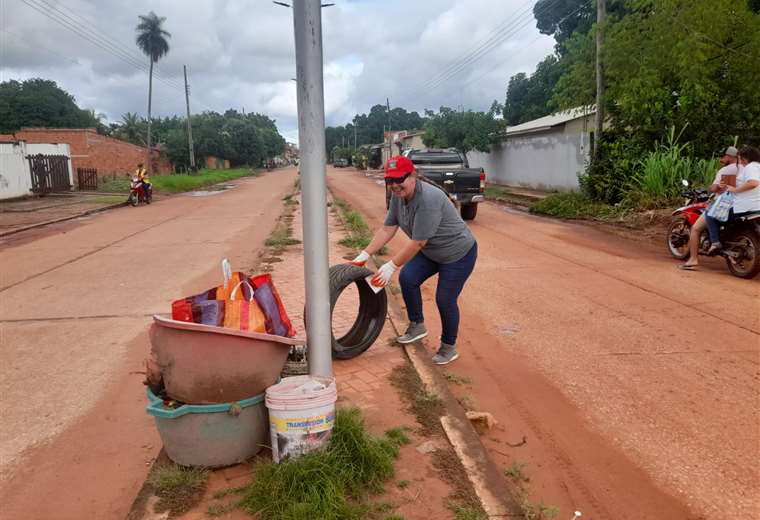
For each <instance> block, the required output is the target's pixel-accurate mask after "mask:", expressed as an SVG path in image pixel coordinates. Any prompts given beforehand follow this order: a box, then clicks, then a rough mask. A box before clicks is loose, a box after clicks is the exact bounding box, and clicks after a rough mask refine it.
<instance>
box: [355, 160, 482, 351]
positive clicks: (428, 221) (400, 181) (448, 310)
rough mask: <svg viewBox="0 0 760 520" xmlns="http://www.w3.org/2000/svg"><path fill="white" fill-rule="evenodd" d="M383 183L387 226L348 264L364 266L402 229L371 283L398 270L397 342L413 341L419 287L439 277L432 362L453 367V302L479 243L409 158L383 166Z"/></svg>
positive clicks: (420, 327)
mask: <svg viewBox="0 0 760 520" xmlns="http://www.w3.org/2000/svg"><path fill="white" fill-rule="evenodd" d="M385 182H386V183H387V184H388V185H389V187H390V190H391V193H392V197H391V201H390V205H389V208H388V214H387V215H386V217H385V223H384V225H383V227H382V228H381V229H379V230H378V231H377V232H376V233H375V235H374V237H373V238H372V241H371V242H370V244H369V245H368V246H367V248H366V249H365V250H364V251H362V252H361V253H360V254H359V256H357V257H356V258H355V259H354V260H353V261H352V262H351V263H352V264H354V265H359V266H363V265H364V264H365V263H366V261H367V259H369V257H370V255H372V254H374V253H376V252H377V251H379V250H380V249H381V248H382V247H383V246H384V245H385V244H387V243H388V242H389V241H390V240H391V239H392V238H393V237H394V235H395V234H396V231H398V228H399V227H400V228H401V230H402V231H403V232H404V233H405V234H406V235H407V236H408V237H409V238H410V241H409V243H407V244H406V246H404V247H403V248H402V249H401V250H400V251H399V252H398V253H396V255H394V256H393V258H392V259H391V260H389V261H388V262H386V263H385V264H383V265H382V266H380V268H379V269H378V271H377V274H376V275H375V276H374V278H373V279H372V284H373V285H375V286H378V287H385V286H386V285H388V283H390V280H391V277H392V276H393V273H394V272H395V271H396V270H397V269H398V268H399V267H401V272H400V273H399V283H400V285H401V292H402V294H403V296H404V303H405V304H406V311H407V315H408V317H409V326H408V327H407V329H406V332H405V333H404V335H402V336H399V337H398V338H397V339H396V341H398V342H399V343H412V342H414V341H417V340H418V339H421V338H424V337H425V336H427V329H426V328H425V319H424V316H423V313H422V293H421V291H420V286H421V285H422V284H423V283H424V282H425V280H427V279H428V278H430V277H431V276H433V275H434V274H436V273H437V274H438V286H437V288H436V293H435V301H436V304H437V306H438V312H439V313H440V315H441V328H442V333H441V344H440V347H439V348H438V351H437V352H436V354H435V356H433V362H434V363H436V364H438V365H445V364H447V363H451V362H452V361H454V360H455V359H457V358H458V357H459V354H458V352H457V350H456V340H457V332H458V330H459V306H458V305H457V299H458V297H459V294H460V293H461V292H462V288H463V287H464V283H465V282H466V281H467V278H469V276H470V274H471V273H472V270H473V268H474V267H475V260H476V259H477V256H478V245H477V243H476V242H475V238H474V237H473V235H472V233H471V232H470V229H469V228H468V227H467V224H465V223H464V221H463V220H462V218H461V217H460V216H459V213H458V212H457V210H456V208H455V207H454V205H453V204H451V201H449V199H448V197H447V196H446V194H445V193H444V192H443V191H442V190H440V189H439V188H438V187H436V186H433V185H430V184H428V183H426V182H422V181H420V180H419V179H418V178H417V170H416V168H415V167H414V164H413V163H412V161H411V160H410V159H408V158H406V157H403V156H396V157H391V158H390V159H389V160H388V162H387V163H386V165H385Z"/></svg>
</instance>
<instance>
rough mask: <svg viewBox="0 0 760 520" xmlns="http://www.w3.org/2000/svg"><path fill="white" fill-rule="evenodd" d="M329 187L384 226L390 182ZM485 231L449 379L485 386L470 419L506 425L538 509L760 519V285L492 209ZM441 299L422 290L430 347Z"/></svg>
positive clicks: (638, 245) (514, 459)
mask: <svg viewBox="0 0 760 520" xmlns="http://www.w3.org/2000/svg"><path fill="white" fill-rule="evenodd" d="M329 179H330V185H331V189H332V190H333V193H334V194H335V195H336V196H338V197H340V198H343V199H346V200H348V201H349V202H350V203H351V204H352V205H353V206H354V207H355V208H356V209H357V210H359V211H360V212H362V213H363V214H364V215H365V217H366V218H367V220H368V222H369V223H370V225H371V227H376V226H379V225H381V224H382V218H383V216H384V197H383V186H382V182H381V181H379V179H378V178H373V177H368V176H366V175H365V174H363V173H359V172H356V171H354V170H350V169H341V170H332V169H331V170H330V172H329ZM471 229H472V230H473V232H474V234H475V235H476V237H477V239H478V243H479V258H478V264H477V266H476V268H475V272H474V273H473V275H472V278H471V279H470V281H469V282H468V284H467V286H466V287H465V290H464V292H463V294H462V297H461V300H460V306H461V310H462V327H461V330H460V339H459V345H460V348H461V353H462V355H461V358H460V360H458V361H457V362H455V363H454V364H452V365H450V366H449V367H447V368H446V370H447V371H448V372H450V373H453V374H456V375H458V376H460V377H461V378H466V379H469V380H471V381H472V383H471V384H465V385H453V386H454V387H455V388H454V390H455V392H456V393H457V394H458V395H459V396H460V397H461V400H462V402H463V403H464V404H465V405H466V406H469V407H472V408H474V409H477V410H483V411H488V412H491V413H493V414H494V416H495V418H496V419H497V420H498V421H499V425H498V426H497V427H496V428H494V429H493V430H491V432H489V433H488V434H486V435H485V436H484V437H483V441H484V444H485V445H486V447H487V448H488V450H489V452H490V453H491V455H492V456H493V457H494V460H495V461H497V462H498V463H500V464H501V465H503V467H504V468H509V467H512V468H513V469H514V470H515V471H513V474H514V473H517V474H518V475H523V476H525V477H526V478H529V479H530V480H529V482H525V483H524V485H526V487H527V488H528V489H529V491H530V496H531V499H532V500H534V501H535V502H539V501H540V502H543V503H544V504H547V505H548V504H551V505H555V506H558V507H559V508H560V510H561V511H562V513H561V516H559V517H558V518H564V517H567V518H569V517H570V516H572V511H574V510H580V511H581V512H582V513H583V518H584V519H586V518H592V519H604V520H612V519H615V520H621V519H636V520H642V519H658V520H664V519H668V520H671V519H672V520H679V519H709V520H713V519H714V520H726V519H736V520H739V519H742V520H744V519H747V518H760V494H759V493H758V489H760V474H759V473H758V466H757V461H758V460H760V283H758V280H754V281H746V280H739V279H736V278H734V277H732V276H730V275H729V274H728V272H727V270H726V269H725V266H724V265H723V264H722V263H721V262H720V261H718V260H713V261H711V260H708V261H706V262H705V267H704V268H703V270H702V271H701V272H695V273H689V272H681V271H678V270H677V269H676V268H675V262H674V261H673V260H672V259H671V258H669V257H668V255H667V253H666V251H665V248H664V246H660V245H659V244H649V243H644V242H637V241H635V240H624V239H622V238H620V237H617V236H612V235H610V234H607V233H604V232H603V231H599V230H595V229H592V228H590V227H587V226H583V225H576V224H568V223H563V222H559V221H555V220H550V219H544V218H539V217H533V216H531V215H527V214H523V213H518V212H515V211H511V210H509V209H506V208H504V207H500V206H496V205H492V204H482V205H481V207H480V209H479V213H478V216H477V218H476V219H475V220H474V221H473V222H472V224H471ZM402 241H403V239H398V238H397V239H394V242H393V243H392V248H394V247H398V245H399V244H401V243H402ZM434 289H435V284H434V283H430V282H429V283H428V284H427V286H426V287H425V291H424V292H423V295H424V297H425V312H426V318H427V320H426V322H427V324H428V328H429V329H430V331H431V334H430V336H429V337H428V340H426V341H427V345H428V347H429V348H430V349H431V350H432V349H435V348H437V344H436V338H437V337H438V335H439V334H440V323H439V319H438V316H437V310H436V308H435V301H434ZM452 379H454V378H452ZM466 379H465V381H466ZM460 380H461V379H460ZM523 438H524V439H525V442H524V443H522V442H521V441H522V439H523ZM516 445H517V446H516ZM513 464H514V466H513ZM522 464H524V466H522V468H523V469H521V470H517V469H516V468H520V467H521V465H522Z"/></svg>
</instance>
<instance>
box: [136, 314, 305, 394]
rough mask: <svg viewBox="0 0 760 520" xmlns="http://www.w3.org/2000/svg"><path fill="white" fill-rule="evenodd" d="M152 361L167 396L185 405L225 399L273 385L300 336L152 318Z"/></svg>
mask: <svg viewBox="0 0 760 520" xmlns="http://www.w3.org/2000/svg"><path fill="white" fill-rule="evenodd" d="M150 342H151V346H152V352H151V354H152V361H153V363H154V364H155V365H157V366H158V368H159V370H160V372H161V377H162V379H163V383H164V388H165V390H166V394H167V395H168V396H169V397H171V398H172V399H174V400H176V401H180V402H183V403H188V404H215V403H229V402H231V401H240V400H242V399H247V398H249V397H250V396H252V395H258V394H260V393H262V392H264V391H265V390H266V389H267V387H269V386H271V385H273V384H275V383H276V382H277V381H278V379H279V377H280V372H282V369H283V367H284V366H285V362H286V361H287V358H288V352H290V348H291V347H292V346H294V345H304V344H305V340H304V339H301V338H286V337H283V336H274V335H272V334H262V333H258V332H248V331H242V330H234V329H228V328H224V327H213V326H210V325H201V324H198V323H188V322H185V321H176V320H172V319H169V318H165V317H163V316H158V315H155V316H153V325H152V326H151V329H150Z"/></svg>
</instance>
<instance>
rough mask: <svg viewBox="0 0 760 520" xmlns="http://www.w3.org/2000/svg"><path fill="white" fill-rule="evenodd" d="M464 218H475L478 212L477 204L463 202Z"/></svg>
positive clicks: (462, 211)
mask: <svg viewBox="0 0 760 520" xmlns="http://www.w3.org/2000/svg"><path fill="white" fill-rule="evenodd" d="M460 211H461V213H462V220H473V219H474V218H475V215H477V214H478V205H477V204H462V209H461V210H460Z"/></svg>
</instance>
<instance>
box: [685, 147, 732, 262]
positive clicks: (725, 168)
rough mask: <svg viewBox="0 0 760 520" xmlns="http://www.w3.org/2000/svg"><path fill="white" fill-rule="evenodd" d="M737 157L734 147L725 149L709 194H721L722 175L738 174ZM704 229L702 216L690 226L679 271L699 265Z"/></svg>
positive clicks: (704, 223)
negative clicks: (685, 256) (684, 260)
mask: <svg viewBox="0 0 760 520" xmlns="http://www.w3.org/2000/svg"><path fill="white" fill-rule="evenodd" d="M738 155H739V150H737V149H736V147H734V146H729V147H728V148H726V151H725V153H724V154H723V157H721V158H720V159H719V160H718V162H720V165H721V166H722V168H721V169H719V170H718V173H716V174H715V180H713V183H712V184H711V185H710V187H709V188H707V189H708V190H709V191H710V192H712V193H722V192H723V188H721V187H720V183H721V180H722V179H723V176H724V175H725V176H726V177H729V176H734V177H736V175H737V173H738V172H739V166H738V164H737V163H738ZM734 184H736V183H734ZM705 227H707V222H705V215H704V214H702V215H700V217H699V218H698V219H697V221H696V222H695V223H694V225H693V226H691V231H690V232H689V258H687V259H686V262H684V263H683V264H682V265H680V266H679V267H680V268H681V269H693V268H695V267H697V266H698V265H699V239H700V237H701V236H702V231H704V229H705Z"/></svg>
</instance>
